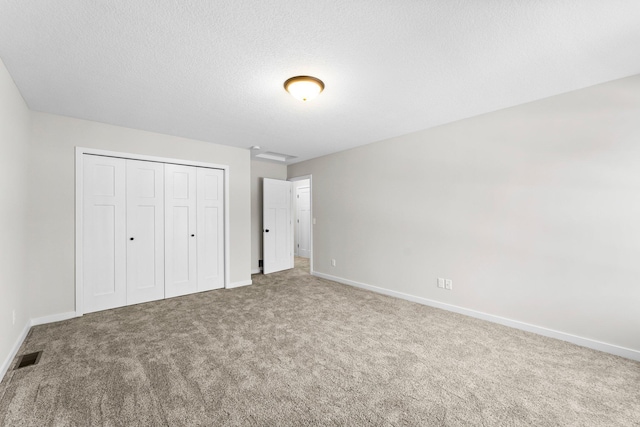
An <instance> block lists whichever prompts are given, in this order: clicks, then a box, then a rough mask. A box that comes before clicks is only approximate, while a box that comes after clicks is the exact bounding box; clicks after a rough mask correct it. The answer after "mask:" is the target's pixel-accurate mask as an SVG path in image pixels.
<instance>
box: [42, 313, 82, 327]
mask: <svg viewBox="0 0 640 427" xmlns="http://www.w3.org/2000/svg"><path fill="white" fill-rule="evenodd" d="M74 317H78V314H77V313H76V312H75V311H68V312H66V313H58V314H52V315H51V316H44V317H36V318H35V319H31V326H36V325H45V324H47V323H53V322H61V321H63V320H69V319H73V318H74Z"/></svg>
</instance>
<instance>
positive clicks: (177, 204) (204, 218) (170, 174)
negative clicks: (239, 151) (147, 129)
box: [165, 164, 224, 298]
mask: <svg viewBox="0 0 640 427" xmlns="http://www.w3.org/2000/svg"><path fill="white" fill-rule="evenodd" d="M223 174H224V173H223V171H222V170H220V169H209V168H201V167H193V166H180V165H172V164H166V165H165V259H166V264H165V272H166V274H165V296H166V297H167V298H168V297H174V296H179V295H186V294H190V293H193V292H200V291H208V290H211V289H219V288H222V287H224V175H223Z"/></svg>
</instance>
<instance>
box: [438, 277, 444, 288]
mask: <svg viewBox="0 0 640 427" xmlns="http://www.w3.org/2000/svg"><path fill="white" fill-rule="evenodd" d="M438 287H439V288H444V279H443V278H442V277H438Z"/></svg>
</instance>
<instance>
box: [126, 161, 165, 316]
mask: <svg viewBox="0 0 640 427" xmlns="http://www.w3.org/2000/svg"><path fill="white" fill-rule="evenodd" d="M163 298H164V165H163V164H162V163H155V162H143V161H139V160H127V304H138V303H141V302H147V301H154V300H159V299H163Z"/></svg>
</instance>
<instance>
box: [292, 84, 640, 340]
mask: <svg viewBox="0 0 640 427" xmlns="http://www.w3.org/2000/svg"><path fill="white" fill-rule="evenodd" d="M639 118H640V76H635V77H632V78H627V79H622V80H618V81H614V82H611V83H607V84H603V85H599V86H595V87H592V88H588V89H584V90H580V91H577V92H572V93H568V94H563V95H559V96H555V97H552V98H547V99H544V100H541V101H537V102H533V103H530V104H526V105H522V106H518V107H514V108H509V109H505V110H501V111H498V112H494V113H490V114H485V115H482V116H478V117H474V118H470V119H466V120H462V121H459V122H455V123H451V124H448V125H444V126H440V127H437V128H433V129H430V130H426V131H421V132H418V133H414V134H410V135H406V136H402V137H398V138H393V139H390V140H386V141H383V142H379V143H375V144H371V145H367V146H363V147H360V148H356V149H353V150H349V151H345V152H341V153H338V154H334V155H329V156H326V157H322V158H317V159H314V160H310V161H307V162H303V163H299V164H295V165H291V166H289V168H288V175H289V176H290V177H291V176H300V175H306V174H313V208H314V217H315V218H316V219H317V225H315V226H314V253H313V256H314V269H315V270H316V271H318V272H321V273H325V274H330V275H333V276H336V277H340V278H343V279H348V280H352V281H357V282H361V283H365V284H368V285H373V286H377V287H380V288H384V289H389V290H393V291H397V292H402V293H405V294H409V295H413V296H417V297H422V298H428V299H431V300H435V301H438V302H442V303H448V304H453V305H456V306H460V307H464V308H467V309H472V310H477V311H480V312H484V313H489V314H492V315H495V316H502V317H505V318H508V319H513V320H517V321H520V322H526V323H529V324H532V325H536V326H540V327H544V328H550V329H553V330H558V331H561V332H564V333H568V334H573V335H577V336H579V337H584V338H588V339H592V340H597V341H602V342H605V343H609V344H614V345H618V346H622V347H626V348H630V349H634V350H640V333H638V331H640V310H639V309H638V301H640V286H639V282H638V280H639V278H640V262H638V256H639V254H640V252H639V250H638V248H639V246H638V245H639V242H640V220H639V218H640V191H639V190H640V119H639ZM331 258H335V259H336V261H337V266H336V267H331V266H330V259H331ZM437 277H444V278H450V279H453V290H451V291H446V290H443V289H440V288H437V287H436V278H437Z"/></svg>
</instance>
